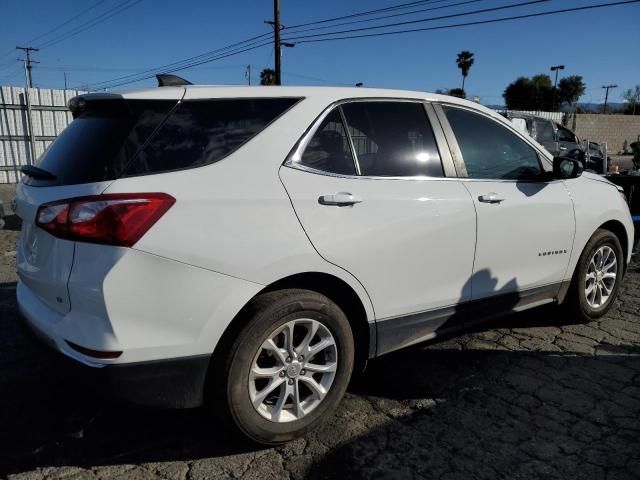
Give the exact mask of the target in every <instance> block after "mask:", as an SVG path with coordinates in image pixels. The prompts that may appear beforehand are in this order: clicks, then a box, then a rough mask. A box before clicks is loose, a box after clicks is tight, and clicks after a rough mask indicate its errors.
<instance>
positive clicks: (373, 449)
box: [0, 222, 640, 480]
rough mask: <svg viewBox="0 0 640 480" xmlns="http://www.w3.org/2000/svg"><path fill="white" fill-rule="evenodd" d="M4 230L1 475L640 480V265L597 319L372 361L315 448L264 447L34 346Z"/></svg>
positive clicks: (523, 328) (529, 315) (549, 312)
mask: <svg viewBox="0 0 640 480" xmlns="http://www.w3.org/2000/svg"><path fill="white" fill-rule="evenodd" d="M9 228H13V230H9V231H6V230H5V231H0V478H7V479H13V480H17V479H25V480H26V479H33V480H43V479H51V480H54V479H68V480H75V479H85V478H86V479H132V480H133V479H167V480H169V479H176V480H204V479H211V478H215V479H218V478H243V479H251V478H260V479H266V478H285V479H288V478H291V479H302V478H310V479H322V478H376V479H380V478H407V479H412V478H442V479H454V478H455V479H463V478H481V479H499V478H509V479H518V478H536V479H537V478H545V479H553V478H562V479H568V478H571V479H581V478H584V479H607V480H614V479H625V478H640V295H639V294H640V264H638V263H637V262H636V263H635V264H632V265H631V266H630V269H629V272H628V274H627V277H626V279H625V283H624V285H623V287H622V290H621V295H620V298H619V300H618V301H617V302H616V305H615V307H614V308H613V309H612V311H611V312H610V313H609V315H607V316H606V318H603V319H602V320H601V321H598V322H591V323H589V324H579V323H576V322H575V320H573V319H572V318H568V317H567V316H566V315H565V314H564V313H563V312H562V311H560V310H559V309H557V308H553V307H543V308H539V309H536V310H533V311H529V312H526V313H522V314H514V315H511V316H509V317H506V318H504V319H502V320H500V321H498V322H493V323H490V324H486V325H483V326H482V327H479V328H476V329H475V330H474V331H471V332H468V333H466V334H465V335H462V336H460V337H457V338H453V339H450V340H447V341H443V342H440V343H437V344H432V345H429V346H425V347H421V348H417V349H412V350H410V351H404V352H400V353H396V354H392V355H389V356H386V357H382V358H380V359H378V360H376V361H373V362H371V363H370V364H369V367H368V369H367V371H366V372H365V374H364V375H363V376H362V377H361V378H359V380H358V381H357V382H354V384H353V385H352V387H351V388H350V391H349V393H348V394H347V396H346V398H345V399H344V401H343V402H342V404H341V406H340V407H339V409H338V411H337V413H336V414H335V415H334V416H333V417H331V418H329V419H328V420H327V421H326V422H325V423H324V424H323V425H322V426H321V427H320V428H319V429H318V430H316V431H315V432H313V433H312V434H310V435H309V436H308V437H307V438H304V439H300V440H297V441H295V442H293V443H290V444H288V445H285V446H282V447H278V448H268V449H259V448H256V447H250V446H247V445H242V444H239V443H237V442H235V441H233V440H232V439H230V438H228V436H227V435H226V433H225V432H224V430H223V429H222V427H221V426H220V424H219V422H218V421H217V420H216V419H215V416H214V415H211V414H210V412H207V411H206V410H204V409H197V410H184V411H163V410H153V409H143V408H136V407H133V406H129V405H124V404H119V403H117V402H114V401H113V400H112V399H111V398H110V397H109V396H107V395H104V394H103V393H100V392H99V391H98V390H97V389H96V388H94V385H93V383H92V382H91V381H89V379H87V377H86V372H85V371H84V369H83V370H78V369H76V368H72V367H71V368H70V367H69V366H68V365H67V363H66V362H65V361H64V360H63V359H61V358H60V357H59V356H57V355H56V354H54V353H53V352H50V351H48V350H46V349H45V348H44V347H41V346H39V345H37V344H34V343H33V342H32V341H31V340H30V339H29V338H28V337H27V336H25V335H24V334H23V333H22V331H21V329H20V327H19V323H18V319H17V316H16V303H15V281H16V277H15V273H14V271H15V253H14V250H15V240H16V238H17V231H15V229H16V228H17V225H15V222H14V224H13V226H12V224H11V223H10V225H9Z"/></svg>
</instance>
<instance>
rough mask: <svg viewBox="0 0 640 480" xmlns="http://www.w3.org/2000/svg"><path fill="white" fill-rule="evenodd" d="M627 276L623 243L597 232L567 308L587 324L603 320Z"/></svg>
mask: <svg viewBox="0 0 640 480" xmlns="http://www.w3.org/2000/svg"><path fill="white" fill-rule="evenodd" d="M623 273H624V254H623V251H622V246H621V245H620V240H618V237H616V236H615V235H614V234H613V233H612V232H610V231H609V230H602V229H599V230H597V231H596V232H595V233H594V234H593V236H592V237H591V239H590V240H589V242H587V245H586V246H585V248H584V250H583V252H582V255H580V259H579V260H578V264H577V265H576V270H575V272H574V275H573V279H572V280H571V286H570V287H569V292H568V293H567V298H566V300H565V302H566V303H567V306H568V307H569V308H570V309H571V310H572V311H573V313H575V314H576V315H578V316H579V317H580V318H581V319H582V320H583V321H585V322H590V321H592V320H595V319H598V318H600V317H602V316H603V315H605V314H606V313H607V312H608V311H609V309H610V308H611V306H612V305H613V303H614V301H615V298H616V296H617V294H618V290H619V288H620V282H621V281H622V276H623Z"/></svg>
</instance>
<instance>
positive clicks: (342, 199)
mask: <svg viewBox="0 0 640 480" xmlns="http://www.w3.org/2000/svg"><path fill="white" fill-rule="evenodd" d="M360 202H362V198H360V197H358V196H356V195H351V194H350V193H347V192H338V193H334V194H332V195H322V196H321V197H320V198H318V203H320V204H321V205H337V206H339V207H345V206H349V205H354V204H356V203H360Z"/></svg>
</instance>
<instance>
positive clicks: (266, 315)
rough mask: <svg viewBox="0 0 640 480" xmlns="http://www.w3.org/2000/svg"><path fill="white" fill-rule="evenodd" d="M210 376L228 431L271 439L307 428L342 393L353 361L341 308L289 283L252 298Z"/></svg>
mask: <svg viewBox="0 0 640 480" xmlns="http://www.w3.org/2000/svg"><path fill="white" fill-rule="evenodd" d="M245 313H246V317H245V318H247V320H248V321H247V323H246V325H245V326H244V327H243V328H242V330H241V331H240V332H239V334H238V335H237V336H236V338H235V340H234V341H233V342H232V343H231V346H230V348H229V349H228V350H227V351H226V352H225V361H224V362H222V365H221V366H222V368H220V369H219V371H218V372H217V374H216V375H215V376H214V377H213V378H211V379H210V381H212V382H214V383H213V384H212V385H210V391H213V392H215V394H214V395H215V398H216V402H215V403H216V406H217V407H218V409H219V410H222V411H223V412H224V414H225V415H226V416H227V419H228V420H230V423H231V427H232V429H234V430H236V432H239V433H242V434H243V435H244V436H246V437H249V438H250V439H251V440H253V441H255V442H258V443H262V444H267V445H276V444H281V443H285V442H288V441H290V440H292V439H294V438H297V437H299V436H302V435H304V434H305V433H307V432H308V431H310V430H311V429H313V428H314V427H315V426H316V425H317V424H318V423H320V422H321V421H322V420H323V419H324V418H326V417H327V416H328V415H330V414H331V413H332V412H333V410H334V409H335V408H336V406H337V405H338V403H339V402H340V400H341V399H342V397H343V395H344V392H345V391H346V388H347V385H348V384H349V379H350V377H351V372H352V370H353V362H354V341H353V334H352V332H351V328H350V325H349V321H348V320H347V318H346V316H345V314H344V313H343V312H342V310H341V309H340V308H339V307H338V306H337V305H336V304H334V303H333V302H332V301H331V300H329V299H328V298H327V297H325V296H324V295H321V294H319V293H316V292H312V291H309V290H301V289H288V290H282V291H277V292H269V293H265V294H262V295H260V296H258V297H257V298H256V299H254V300H253V301H252V302H251V304H250V305H249V306H248V309H247V312H245Z"/></svg>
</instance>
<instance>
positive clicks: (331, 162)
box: [299, 108, 356, 175]
mask: <svg viewBox="0 0 640 480" xmlns="http://www.w3.org/2000/svg"><path fill="white" fill-rule="evenodd" d="M299 163H300V164H302V165H305V166H307V167H310V168H313V169H315V170H321V171H323V172H328V173H337V174H341V175H355V174H356V168H355V164H354V161H353V155H352V154H351V149H350V147H349V137H348V136H347V131H346V129H345V127H344V123H343V122H342V116H341V115H340V110H339V109H338V108H336V109H334V110H332V111H331V113H329V115H327V116H326V117H325V119H324V120H323V121H322V124H320V127H318V130H316V133H315V134H314V135H313V137H312V138H311V140H310V141H309V144H308V145H307V147H306V148H305V150H304V153H303V154H302V158H301V159H300V161H299Z"/></svg>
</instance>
